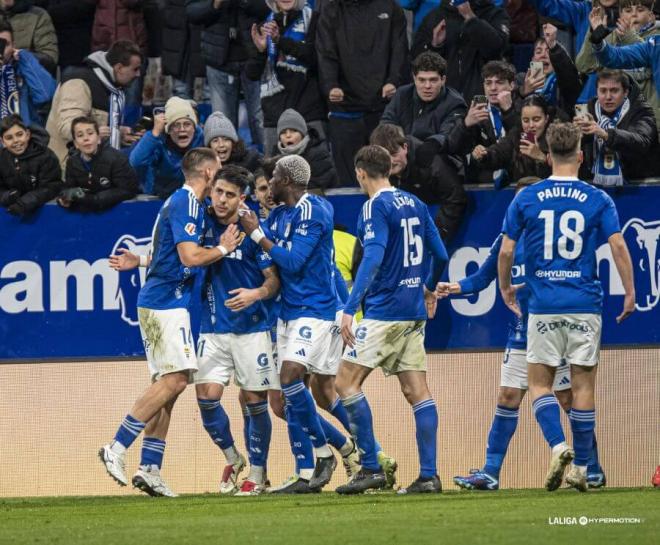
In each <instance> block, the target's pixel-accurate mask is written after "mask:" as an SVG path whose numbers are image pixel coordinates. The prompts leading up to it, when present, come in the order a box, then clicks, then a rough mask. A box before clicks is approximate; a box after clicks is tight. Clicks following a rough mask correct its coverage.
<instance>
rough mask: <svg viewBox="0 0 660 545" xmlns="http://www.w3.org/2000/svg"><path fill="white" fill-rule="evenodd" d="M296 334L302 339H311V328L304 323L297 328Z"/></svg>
mask: <svg viewBox="0 0 660 545" xmlns="http://www.w3.org/2000/svg"><path fill="white" fill-rule="evenodd" d="M298 336H300V337H302V338H303V339H311V338H312V328H311V327H309V326H307V325H304V326H302V327H301V328H300V329H299V330H298Z"/></svg>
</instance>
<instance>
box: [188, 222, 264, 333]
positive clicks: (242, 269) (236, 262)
mask: <svg viewBox="0 0 660 545" xmlns="http://www.w3.org/2000/svg"><path fill="white" fill-rule="evenodd" d="M209 223H210V225H209V227H208V228H207V230H206V233H205V235H204V243H205V244H208V245H209V246H212V245H215V244H217V241H218V240H219V239H220V236H221V235H222V233H224V232H225V231H226V229H227V226H226V225H222V224H220V223H218V222H217V221H215V220H210V221H209ZM239 230H241V231H242V228H241V227H240V225H239ZM242 238H243V240H242V241H241V243H240V244H239V245H238V246H237V247H236V249H235V250H234V251H233V252H231V253H230V254H228V255H226V256H225V257H223V258H222V259H221V260H220V261H216V262H215V263H212V264H211V265H209V266H208V267H207V270H206V274H205V279H204V295H205V300H204V302H203V303H202V314H201V322H200V333H235V334H237V335H242V334H245V333H256V332H258V331H269V330H270V328H271V321H270V316H269V306H268V305H267V301H257V302H256V303H253V304H252V305H250V306H249V307H247V308H246V309H244V310H242V311H240V312H233V311H232V310H230V309H229V308H227V307H226V306H225V301H227V299H231V298H232V297H234V295H230V294H229V292H230V291H231V290H234V289H237V288H248V289H252V288H258V287H260V286H261V285H262V284H263V283H264V275H263V273H262V272H261V271H262V270H264V269H267V268H268V267H272V266H273V261H272V259H271V258H270V256H269V255H268V254H266V253H265V252H264V251H263V250H262V249H261V247H260V246H259V245H258V244H256V243H255V242H254V241H253V240H252V239H250V237H246V236H245V233H243V234H242Z"/></svg>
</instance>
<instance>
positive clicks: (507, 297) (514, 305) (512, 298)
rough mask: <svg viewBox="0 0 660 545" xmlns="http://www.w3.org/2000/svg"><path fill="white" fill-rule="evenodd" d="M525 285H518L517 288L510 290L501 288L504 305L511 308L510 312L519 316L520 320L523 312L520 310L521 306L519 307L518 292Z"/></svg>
mask: <svg viewBox="0 0 660 545" xmlns="http://www.w3.org/2000/svg"><path fill="white" fill-rule="evenodd" d="M524 285H525V284H516V285H515V286H509V287H508V288H503V287H502V286H500V293H501V294H502V299H503V300H504V304H505V305H506V306H507V307H509V310H511V312H513V313H514V314H515V315H516V316H518V318H522V312H521V310H520V306H519V305H518V299H517V298H516V292H517V291H518V290H519V289H520V288H522V287H523V286H524Z"/></svg>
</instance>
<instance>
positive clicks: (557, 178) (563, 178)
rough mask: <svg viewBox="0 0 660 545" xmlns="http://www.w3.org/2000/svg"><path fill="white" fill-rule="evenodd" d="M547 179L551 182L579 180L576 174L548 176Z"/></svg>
mask: <svg viewBox="0 0 660 545" xmlns="http://www.w3.org/2000/svg"><path fill="white" fill-rule="evenodd" d="M548 180H552V181H553V182H581V181H582V180H580V179H579V178H578V177H577V176H550V177H549V178H548Z"/></svg>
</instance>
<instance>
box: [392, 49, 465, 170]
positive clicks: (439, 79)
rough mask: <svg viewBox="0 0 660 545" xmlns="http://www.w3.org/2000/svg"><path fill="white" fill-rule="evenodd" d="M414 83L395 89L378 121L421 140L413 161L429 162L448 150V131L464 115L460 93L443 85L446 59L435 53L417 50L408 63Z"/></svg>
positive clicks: (425, 163)
mask: <svg viewBox="0 0 660 545" xmlns="http://www.w3.org/2000/svg"><path fill="white" fill-rule="evenodd" d="M412 72H413V81H414V83H411V84H408V85H403V86H402V87H399V89H397V92H396V94H395V95H394V98H393V99H392V101H391V102H390V103H389V104H388V106H387V108H385V111H384V112H383V117H382V118H381V123H390V124H392V125H398V126H400V127H401V128H402V129H403V131H404V133H405V134H409V135H412V136H414V137H415V138H417V139H418V140H421V141H422V142H423V144H422V145H421V146H419V148H418V149H417V153H416V156H415V157H416V159H415V160H416V161H417V162H418V164H419V165H420V166H422V167H426V166H429V165H430V164H431V163H432V162H433V160H434V158H435V156H436V155H438V154H444V155H447V154H451V153H455V152H456V150H454V149H451V145H450V143H451V141H450V139H449V135H450V134H451V132H452V130H453V129H454V127H455V126H456V124H457V123H459V122H460V120H461V119H462V118H463V117H465V114H466V112H467V107H466V106H465V101H464V100H463V97H462V96H461V95H460V94H459V93H458V92H457V91H455V90H454V89H452V88H450V87H447V86H446V85H445V81H446V79H447V76H446V74H447V63H446V62H445V60H444V59H443V58H442V57H441V56H440V55H438V54H437V53H431V52H429V51H426V52H424V53H421V54H420V55H419V56H418V57H417V58H416V59H415V60H414V62H413V65H412Z"/></svg>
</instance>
